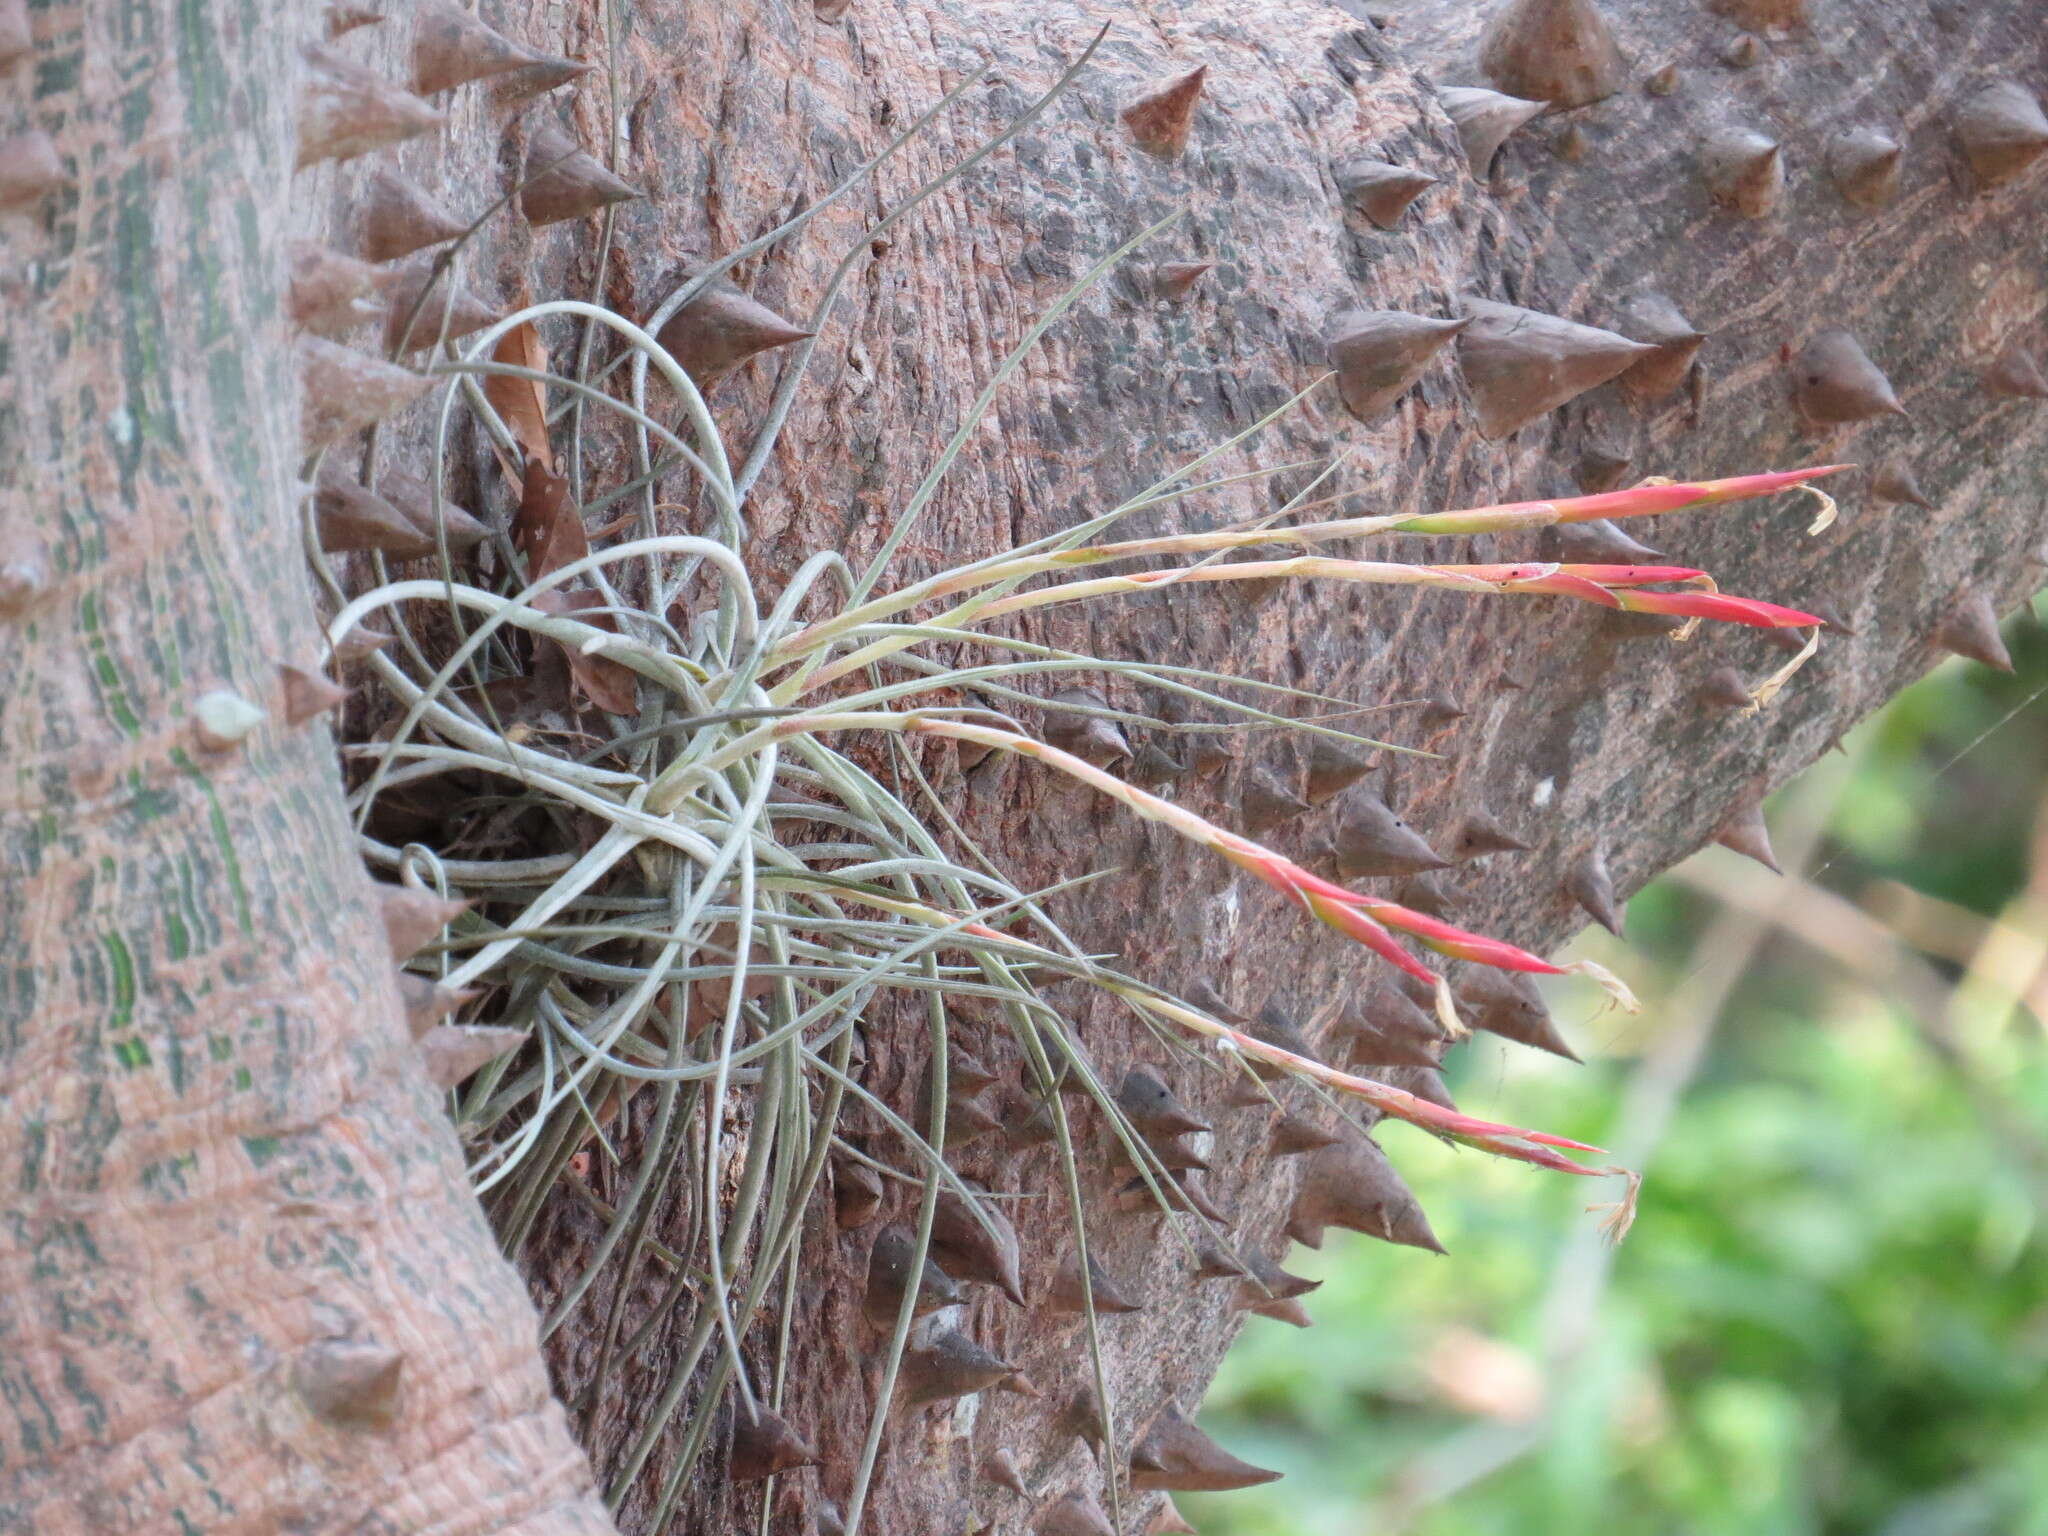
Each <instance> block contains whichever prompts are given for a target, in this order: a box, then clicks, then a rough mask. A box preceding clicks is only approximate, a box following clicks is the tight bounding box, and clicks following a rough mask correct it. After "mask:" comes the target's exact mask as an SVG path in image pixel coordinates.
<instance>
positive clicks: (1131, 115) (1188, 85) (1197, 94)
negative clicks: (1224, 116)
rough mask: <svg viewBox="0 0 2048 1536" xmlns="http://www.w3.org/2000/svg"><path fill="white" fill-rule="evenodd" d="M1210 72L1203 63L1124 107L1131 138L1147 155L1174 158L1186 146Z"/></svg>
mask: <svg viewBox="0 0 2048 1536" xmlns="http://www.w3.org/2000/svg"><path fill="white" fill-rule="evenodd" d="M1208 73H1209V69H1208V66H1207V65H1206V64H1205V65H1202V66H1201V67H1200V68H1197V69H1194V70H1190V71H1189V72H1188V73H1187V74H1185V75H1182V76H1181V77H1180V78H1179V79H1177V80H1174V81H1171V82H1170V83H1168V84H1166V85H1163V86H1161V87H1159V88H1158V89H1157V90H1154V91H1151V92H1148V93H1147V94H1146V95H1143V96H1141V97H1139V98H1138V99H1137V100H1136V101H1134V102H1132V103H1131V104H1130V105H1129V106H1128V107H1125V108H1124V110H1123V113H1122V114H1121V115H1122V117H1123V124H1124V127H1125V128H1126V129H1127V130H1128V131H1129V133H1130V135H1131V141H1132V142H1133V143H1135V144H1136V145H1137V146H1138V148H1140V149H1142V150H1144V151H1145V152H1146V153H1147V154H1151V155H1157V156H1159V157H1160V158H1161V159H1163V160H1171V159H1173V158H1174V157H1175V156H1177V155H1178V154H1180V152H1181V151H1182V150H1184V149H1186V148H1187V146H1188V135H1189V134H1190V133H1191V132H1192V131H1193V129H1194V126H1195V108H1196V106H1197V105H1199V103H1200V102H1201V99H1202V82H1203V81H1204V80H1205V79H1206V78H1207V76H1208Z"/></svg>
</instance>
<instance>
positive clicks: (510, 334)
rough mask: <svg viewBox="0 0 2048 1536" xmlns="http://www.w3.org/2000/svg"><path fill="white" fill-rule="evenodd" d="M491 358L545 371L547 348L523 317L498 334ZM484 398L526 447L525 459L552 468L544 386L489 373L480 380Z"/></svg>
mask: <svg viewBox="0 0 2048 1536" xmlns="http://www.w3.org/2000/svg"><path fill="white" fill-rule="evenodd" d="M491 361H492V362H494V363H504V364H507V365H508V366H510V367H514V368H530V369H532V370H533V371H534V372H535V373H546V372H547V370H548V351H547V348H546V347H544V346H542V345H541V341H540V332H539V331H537V330H535V329H534V328H533V322H532V321H531V320H523V321H521V322H520V323H519V324H518V325H515V326H513V327H512V329H511V330H509V331H507V332H506V333H505V334H504V335H503V336H500V337H499V338H498V345H497V346H496V347H495V348H493V349H492V352H491ZM484 398H485V399H487V400H489V401H490V402H491V409H492V410H494V411H496V412H497V413H498V415H499V417H500V418H501V419H502V420H503V421H504V423H505V425H506V426H507V427H508V428H510V429H511V432H512V436H513V437H514V438H515V439H516V440H517V441H518V443H519V446H520V447H521V448H523V449H525V450H526V458H527V460H528V462H532V461H533V460H536V459H537V460H539V461H540V462H541V463H542V464H545V465H547V466H548V467H549V468H553V466H554V462H555V455H554V450H553V449H552V448H550V447H549V446H548V391H547V386H546V385H545V384H541V383H538V382H537V381H535V380H532V379H514V378H508V377H507V376H505V375H504V374H492V375H490V376H489V377H487V378H486V379H485V380H484Z"/></svg>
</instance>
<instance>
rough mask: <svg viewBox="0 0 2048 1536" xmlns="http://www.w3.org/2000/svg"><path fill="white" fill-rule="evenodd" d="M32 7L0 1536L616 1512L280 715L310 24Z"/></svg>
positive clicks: (16, 547)
mask: <svg viewBox="0 0 2048 1536" xmlns="http://www.w3.org/2000/svg"><path fill="white" fill-rule="evenodd" d="M4 11H5V8H0V17H4ZM33 24H34V35H35V40H36V53H35V60H34V64H33V67H31V65H30V64H29V63H27V62H25V61H19V62H13V63H10V64H8V65H7V75H6V80H7V89H8V91H9V92H10V93H11V94H10V96H9V97H8V104H7V105H6V106H5V107H4V108H0V111H4V112H5V113H6V114H7V121H6V125H5V131H6V132H7V133H9V134H13V133H17V132H20V131H22V130H25V129H29V128H31V125H33V128H34V129H35V130H36V131H38V132H41V133H46V134H48V135H49V139H48V141H47V142H48V143H49V144H50V145H51V146H52V147H53V148H54V150H55V154H54V157H52V161H53V163H54V164H55V166H56V167H57V170H58V175H57V177H56V182H57V184H56V185H55V186H54V187H53V188H52V189H51V190H50V191H49V192H48V193H47V195H44V196H42V197H40V198H38V199H35V200H34V201H33V202H32V203H31V204H30V205H29V206H28V207H26V208H21V207H16V208H14V209H12V210H10V211H9V212H8V213H6V214H5V215H4V219H5V223H4V227H0V242H4V246H0V249H4V251H5V253H6V254H5V258H4V267H0V284H4V287H5V294H6V296H5V300H4V311H0V312H4V316H5V318H4V321H0V357H4V358H5V363H4V368H5V378H4V384H0V391H4V395H0V398H4V401H5V404H4V407H0V572H4V577H0V615H4V619H5V623H6V625H7V644H6V647H5V660H4V662H0V698H4V700H5V705H4V708H5V716H4V727H0V730H4V736H0V742H4V753H5V760H6V762H7V766H8V777H9V786H10V788H9V794H8V800H7V804H6V808H5V811H4V813H0V849H4V854H0V863H4V867H5V869H6V872H7V874H6V880H5V884H4V886H0V890H4V893H5V895H4V910H0V955H4V963H0V974H4V976H5V978H6V979H5V981H4V983H0V1167H4V1168H5V1170H6V1171H5V1173H4V1175H0V1191H4V1193H0V1401H4V1402H5V1404H6V1409H5V1412H4V1414H0V1426H4V1427H0V1530H6V1531H9V1532H30V1531H33V1532H36V1533H38V1536H41V1533H45V1532H47V1533H51V1536H57V1533H69V1532H79V1533H94V1536H98V1533H104V1532H112V1531H135V1532H142V1531H151V1532H165V1531H183V1532H201V1531H204V1532H207V1533H209V1536H229V1533H247V1536H274V1533H276V1532H279V1531H329V1530H352V1531H424V1530H437V1531H450V1532H453V1531H486V1530H506V1529H520V1530H531V1531H535V1532H543V1531H545V1532H578V1531H599V1530H605V1529H608V1528H609V1522H608V1521H607V1520H606V1518H605V1514H604V1510H603V1507H602V1506H601V1505H600V1504H599V1503H598V1502H597V1501H596V1500H595V1499H594V1498H593V1497H592V1496H591V1488H590V1478H589V1472H588V1468H587V1466H586V1464H585V1462H584V1459H583V1457H582V1456H581V1455H580V1454H579V1452H578V1451H577V1448H576V1445H575V1443H574V1441H573V1440H572V1439H571V1437H570V1435H569V1432H568V1428H567V1425H566V1423H565V1422H564V1420H563V1416H562V1412H561V1410H560V1408H559V1407H558V1406H556V1404H555V1403H554V1402H553V1400H552V1399H551V1397H550V1394H549V1391H548V1383H547V1379H546V1376H545V1374H544V1372H543V1370H542V1368H541V1363H540V1360H539V1357H538V1355H537V1353H536V1350H535V1331H534V1322H533V1314H532V1309H531V1307H530V1306H529V1305H528V1303H527V1300H526V1298H525V1295H524V1294H523V1292H522V1289H521V1287H520V1285H519V1282H518V1278H517V1276H516V1275H514V1274H513V1272H512V1271H511V1269H510V1268H509V1266H507V1265H506V1264H505V1263H504V1262H503V1261H502V1260H501V1259H500V1258H499V1257H498V1255H497V1253H496V1251H495V1249H494V1245H493V1243H492V1239H491V1234H490V1231H489V1228H488V1227H487V1226H486V1224H485V1222H484V1220H483V1218H482V1216H481V1213H480V1212H479V1211H478V1210H477V1207H476V1202H475V1200H474V1199H472V1198H471V1196H470V1194H469V1191H468V1189H467V1187H466V1183H465V1179H464V1174H463V1159H462V1156H461V1153H460V1149H459V1148H458V1147H457V1146H456V1143H455V1138H454V1136H453V1134H452V1133H451V1132H450V1130H449V1127H448V1124H447V1120H446V1118H445V1115H444V1113H443V1111H442V1107H441V1105H440V1103H439V1101H438V1097H437V1095H435V1093H434V1092H433V1090H432V1087H431V1086H430V1084H429V1083H428V1082H427V1080H426V1077H425V1075H424V1074H423V1073H422V1072H421V1070H420V1068H419V1064H418V1061H417V1058H416V1053H415V1051H414V1049H413V1045H412V1041H411V1038H410V1036H409V1035H408V1033H407V1031H406V1027H405V1023H404V1019H403V1016H402V1014H401V1012H400V1009H399V1006H398V1000H397V993H396V989H395V977H394V974H393V968H392V963H391V957H390V953H389V951H388V949H387V947H386V943H385V938H384V934H383V932H382V930H381V927H380V924H379V921H378V914H377V906H376V903H375V901H374V900H373V899H372V894H371V887H370V882H369V880H368V878H367V876H366V875H365V873H364V871H363V866H362V864H361V861H360V860H359V858H358V857H357V856H356V853H355V851H354V846H353V844H354V838H353V834H352V832H351V829H350V827H349V825H348V821H347V818H346V816H345V815H344V813H343V810H342V803H341V798H340V784H339V779H338V775H337V773H336V769H335V762H334V752H333V743H332V741H331V739H330V738H329V736H328V733H327V731H326V730H325V729H324V728H323V727H322V726H321V725H319V724H318V723H317V721H316V722H312V723H304V722H301V723H294V722H293V721H291V720H290V719H288V718H287V716H288V712H289V711H290V710H291V709H292V706H293V696H292V695H291V694H290V693H289V692H288V688H287V683H286V680H285V678H284V677H283V676H282V675H281V674H280V671H279V668H280V666H284V665H295V666H299V667H303V668H312V669H317V668H318V667H319V666H320V665H321V663H322V657H321V655H320V653H319V649H318V644H317V638H316V630H315V627H314V621H315V615H314V610H313V602H312V594H311V592H310V590H309V589H308V585H307V581H306V575H305V565H304V556H303V553H302V546H301V542H300V533H299V524H298V518H297V515H296V514H295V512H294V507H295V505H296V503H297V501H298V496H297V494H296V491H295V479H296V474H297V466H298V462H299V458H300V453H299V423H298V409H297V403H296V394H297V390H296V386H295V381H294V377H293V369H292V356H291V346H290V342H291V338H290V335H289V333H288V331H287V329H286V327H285V325H284V323H283V319H282V315H281V311H280V300H281V296H282V293H283V289H284V264H285V246H286V239H287V236H288V234H289V231H288V229H287V228H286V226H285V222H284V220H283V218H282V217H281V216H280V211H281V210H282V209H283V208H284V206H285V204H286V202H287V200H288V198H289V196H290V189H291V185H292V159H293V153H292V144H293V138H294V134H293V120H294V115H295V107H296V103H297V97H298V80H299V67H300V66H299V59H298V53H299V46H300V43H301V41H302V40H303V36H304V33H305V30H306V29H307V28H308V27H309V26H311V25H312V24H313V23H312V20H311V18H310V17H309V16H305V15H296V16H279V17H276V18H263V19H259V18H256V17H254V16H253V15H243V14H240V13H236V14H234V15H229V14H227V13H225V12H222V13H209V12H205V11H203V10H194V9H192V8H189V7H180V6H176V5H171V4H163V5H154V6H141V7H130V8H128V9H125V10H120V11H116V10H114V9H111V8H109V7H105V6H96V5H88V6H67V7H58V6H48V7H40V8H38V10H37V11H36V12H35V14H34V17H33ZM4 31H5V28H0V32H4ZM31 87H32V88H33V90H34V92H35V100H34V103H33V105H32V106H31V105H30V104H29V101H28V98H29V93H30V90H31ZM19 142H20V141H18V140H17V141H16V143H15V145H12V146H9V148H7V149H0V157H4V156H6V155H7V154H8V153H9V152H10V150H13V151H14V152H15V154H16V158H15V160H14V161H13V164H14V165H19V164H20V163H21V160H20V155H19V151H18V144H19ZM251 706H253V707H254V708H255V709H260V710H263V711H265V712H267V714H268V719H267V720H264V721H263V722H262V723H260V724H254V725H253V729H252V728H251V727H252V722H253V718H254V717H253V715H252V713H251V710H250V707H251Z"/></svg>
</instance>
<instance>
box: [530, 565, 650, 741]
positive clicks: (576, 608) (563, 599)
mask: <svg viewBox="0 0 2048 1536" xmlns="http://www.w3.org/2000/svg"><path fill="white" fill-rule="evenodd" d="M604 603H605V599H604V594H603V593H602V592H592V591H590V590H589V589H588V588H578V589H576V590H574V591H570V592H564V591H561V590H560V589H557V590H555V591H552V592H543V593H541V594H540V596H538V597H536V598H535V599H534V600H533V606H534V607H535V608H537V609H538V610H539V611H540V612H542V613H545V614H548V615H550V616H558V615H559V616H568V617H573V618H579V619H581V620H582V621H583V622H584V623H586V624H588V625H590V626H591V627H592V628H594V629H602V630H608V631H610V632H611V633H612V634H617V633H618V631H619V626H618V622H617V620H615V619H614V618H613V616H612V615H611V614H609V613H593V612H591V611H590V610H591V609H593V608H602V607H603V606H604ZM557 643H559V642H557ZM562 654H563V656H565V657H566V658H567V659H568V662H569V675H570V676H571V677H573V678H574V679H575V680H576V686H577V687H578V688H581V689H582V690H583V692H584V694H585V695H586V696H587V697H588V698H589V700H590V702H591V703H593V704H595V705H596V706H597V707H598V708H599V709H602V710H605V711H607V712H608V713H610V714H614V715H630V714H633V713H635V712H636V711H637V710H638V709H639V694H638V690H637V689H636V688H635V686H634V677H633V670H632V668H630V667H626V666H621V665H620V664H619V663H618V662H616V661H613V660H612V659H611V658H610V657H608V656H604V655H598V654H591V655H586V654H584V653H583V652H582V651H580V650H577V649H575V648H574V647H571V646H567V645H564V646H562Z"/></svg>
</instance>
